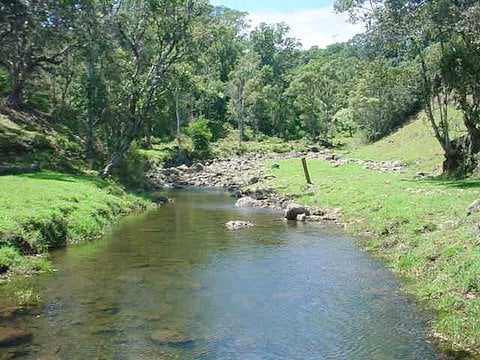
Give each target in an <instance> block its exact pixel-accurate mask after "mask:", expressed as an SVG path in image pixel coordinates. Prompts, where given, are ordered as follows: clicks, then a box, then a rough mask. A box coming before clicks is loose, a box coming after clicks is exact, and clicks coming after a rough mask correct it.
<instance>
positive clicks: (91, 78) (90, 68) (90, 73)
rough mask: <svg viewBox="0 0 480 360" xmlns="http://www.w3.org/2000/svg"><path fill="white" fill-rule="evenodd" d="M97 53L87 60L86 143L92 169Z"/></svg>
mask: <svg viewBox="0 0 480 360" xmlns="http://www.w3.org/2000/svg"><path fill="white" fill-rule="evenodd" d="M94 62H95V55H94V53H93V51H92V53H91V54H90V57H89V59H88V60H87V64H86V68H87V69H86V70H87V109H86V116H87V141H86V143H85V158H86V159H87V162H88V165H89V167H90V170H91V169H92V168H93V160H94V157H95V148H94V135H93V128H94V123H95V121H94V119H93V117H94V114H93V110H94V109H93V105H92V104H93V103H94V101H95V99H94V96H95V67H94Z"/></svg>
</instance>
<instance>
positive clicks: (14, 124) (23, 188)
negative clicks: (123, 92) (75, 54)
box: [0, 111, 148, 273]
mask: <svg viewBox="0 0 480 360" xmlns="http://www.w3.org/2000/svg"><path fill="white" fill-rule="evenodd" d="M82 154H83V144H82V140H81V139H79V138H77V137H75V136H73V135H72V134H70V133H69V131H68V130H67V129H62V128H55V127H53V126H52V125H51V124H50V123H49V122H48V121H46V120H45V119H44V118H43V117H42V116H41V115H40V114H36V113H21V112H13V111H12V112H9V113H7V114H0V165H7V166H12V165H15V166H23V165H30V164H33V163H35V164H37V165H39V167H40V168H41V169H48V170H42V171H39V172H35V173H24V174H20V175H7V176H0V273H3V272H5V271H7V270H13V272H20V273H23V272H25V271H26V272H28V271H29V270H41V269H45V268H48V263H46V262H44V261H43V259H41V258H39V257H23V256H22V255H34V254H38V253H44V252H45V251H47V250H49V249H52V248H55V247H59V246H64V245H67V244H71V243H75V242H80V241H85V240H89V239H92V238H95V237H97V236H99V235H101V234H102V232H103V230H104V229H105V228H106V227H107V226H108V225H109V224H110V223H111V222H112V221H114V219H115V218H116V217H118V216H120V215H123V214H127V213H130V212H132V211H136V210H141V209H145V208H146V207H147V206H148V202H147V201H146V200H144V199H143V198H139V197H135V196H132V195H129V194H127V193H126V192H125V191H124V190H122V189H121V188H120V187H119V186H118V185H116V184H115V183H114V182H106V181H102V180H99V179H97V178H95V177H90V176H87V175H85V174H87V172H86V171H85V169H84V166H85V162H84V161H83V159H82ZM73 174H77V175H73ZM82 174H83V175H82ZM10 272H12V271H10Z"/></svg>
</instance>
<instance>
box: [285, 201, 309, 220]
mask: <svg viewBox="0 0 480 360" xmlns="http://www.w3.org/2000/svg"><path fill="white" fill-rule="evenodd" d="M308 213H309V211H308V208H307V207H305V206H303V205H299V204H290V205H288V206H287V208H286V209H285V218H286V219H287V220H297V216H298V215H301V214H306V215H308Z"/></svg>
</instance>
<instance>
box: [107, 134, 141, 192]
mask: <svg viewBox="0 0 480 360" xmlns="http://www.w3.org/2000/svg"><path fill="white" fill-rule="evenodd" d="M149 166H150V163H149V161H148V158H147V157H146V156H145V155H144V154H143V153H142V152H141V151H140V148H139V145H138V143H137V142H134V143H133V144H132V145H131V146H130V149H129V150H128V152H127V154H126V156H125V159H124V160H123V161H122V163H121V164H120V165H119V166H118V167H117V168H116V169H115V170H114V171H113V175H114V176H116V177H117V178H118V180H119V181H120V183H121V184H123V185H124V186H127V187H129V188H136V189H139V188H142V187H143V181H144V178H145V173H146V172H147V171H148V168H149Z"/></svg>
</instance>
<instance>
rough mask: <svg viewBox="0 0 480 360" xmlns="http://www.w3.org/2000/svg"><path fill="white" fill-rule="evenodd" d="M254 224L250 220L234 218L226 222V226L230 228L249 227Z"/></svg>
mask: <svg viewBox="0 0 480 360" xmlns="http://www.w3.org/2000/svg"><path fill="white" fill-rule="evenodd" d="M252 226H253V224H252V223H251V222H250V221H242V220H232V221H229V222H227V223H226V224H225V227H226V228H227V229H229V230H238V229H248V228H250V227H252Z"/></svg>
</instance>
